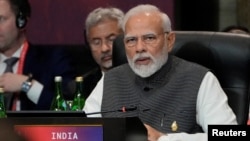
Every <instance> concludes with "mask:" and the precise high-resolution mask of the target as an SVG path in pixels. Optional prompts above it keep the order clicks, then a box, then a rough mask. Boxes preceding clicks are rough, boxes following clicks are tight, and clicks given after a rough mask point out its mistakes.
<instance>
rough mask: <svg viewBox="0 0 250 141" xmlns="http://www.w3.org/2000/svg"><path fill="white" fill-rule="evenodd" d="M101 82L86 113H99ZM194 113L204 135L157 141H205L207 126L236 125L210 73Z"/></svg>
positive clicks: (217, 83) (217, 82)
mask: <svg viewBox="0 0 250 141" xmlns="http://www.w3.org/2000/svg"><path fill="white" fill-rule="evenodd" d="M103 80H104V77H102V78H101V80H100V81H99V83H98V84H97V85H96V87H95V89H94V90H93V91H92V93H91V94H90V96H89V97H88V98H87V100H86V103H85V106H84V110H85V112H86V113H94V112H100V111H101V104H102V95H103ZM215 106H216V107H215ZM196 111H197V112H196V119H197V123H198V124H199V125H200V126H201V127H202V129H203V131H204V132H205V133H197V134H187V133H173V134H167V135H163V136H161V137H160V138H159V140H158V141H207V132H208V125H210V124H237V121H236V116H235V114H234V113H233V111H232V109H231V108H230V107H229V105H228V98H227V96H226V94H225V92H224V91H223V89H222V88H221V86H220V83H219V81H218V79H217V78H216V77H215V76H214V74H212V73H211V72H208V73H207V74H206V75H205V77H204V78H203V80H202V83H201V86H200V89H199V92H198V97H197V105H196ZM88 117H101V114H93V115H89V116H88Z"/></svg>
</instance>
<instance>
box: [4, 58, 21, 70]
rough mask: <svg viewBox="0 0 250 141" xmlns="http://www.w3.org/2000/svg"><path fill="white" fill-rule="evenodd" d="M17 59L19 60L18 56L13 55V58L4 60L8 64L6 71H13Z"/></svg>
mask: <svg viewBox="0 0 250 141" xmlns="http://www.w3.org/2000/svg"><path fill="white" fill-rule="evenodd" d="M17 60H18V58H17V57H11V58H8V59H6V60H4V62H5V63H6V65H7V66H6V69H5V71H4V72H13V66H14V65H15V63H16V62H17Z"/></svg>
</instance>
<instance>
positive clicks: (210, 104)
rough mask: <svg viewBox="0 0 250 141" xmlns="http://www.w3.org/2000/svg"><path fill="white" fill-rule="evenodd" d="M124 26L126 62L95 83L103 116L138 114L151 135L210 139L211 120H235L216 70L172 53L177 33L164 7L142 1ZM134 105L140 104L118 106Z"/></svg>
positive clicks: (154, 140) (167, 140)
mask: <svg viewBox="0 0 250 141" xmlns="http://www.w3.org/2000/svg"><path fill="white" fill-rule="evenodd" d="M122 28H123V31H124V44H125V51H126V55H127V59H128V64H124V65H120V66H118V67H116V68H114V69H112V70H110V71H109V72H107V73H106V74H105V76H104V78H103V84H102V85H97V87H96V88H98V89H100V90H102V91H98V93H102V94H101V95H102V99H99V103H100V104H101V107H99V109H97V110H100V112H101V113H102V114H101V117H132V116H137V117H139V118H140V119H141V121H142V122H143V123H144V125H145V127H146V129H147V131H148V140H149V141H206V140H207V132H208V125H209V124H237V121H236V116H235V114H234V113H233V111H232V109H231V108H230V106H229V105H228V103H227V96H226V94H225V93H224V91H223V90H222V88H221V86H220V84H219V81H218V80H217V78H216V77H215V75H214V74H213V73H212V72H210V71H209V69H207V68H205V67H203V66H200V65H198V64H194V63H192V62H188V61H185V60H183V59H180V58H177V57H175V56H172V55H170V54H169V52H170V51H171V49H172V48H173V46H174V42H175V34H174V32H172V31H171V22H170V19H169V18H168V16H167V15H166V14H165V13H163V12H161V11H160V10H159V9H158V8H157V7H155V6H153V5H147V4H146V5H138V6H136V7H134V8H132V9H131V10H129V11H128V12H127V13H126V15H125V17H124V20H123V23H122ZM194 72H195V73H194ZM95 90H97V89H95ZM95 90H94V91H95ZM93 94H94V93H93ZM131 105H134V106H135V107H136V109H135V110H132V111H129V112H126V111H125V110H123V112H119V110H118V109H124V108H123V107H129V106H131ZM214 105H216V108H215V107H214ZM106 111H117V112H106Z"/></svg>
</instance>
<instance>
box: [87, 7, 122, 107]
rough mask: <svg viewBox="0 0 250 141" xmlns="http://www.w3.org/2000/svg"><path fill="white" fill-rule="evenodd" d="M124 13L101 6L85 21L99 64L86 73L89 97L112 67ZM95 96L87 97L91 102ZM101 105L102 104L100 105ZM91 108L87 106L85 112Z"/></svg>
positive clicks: (91, 48)
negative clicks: (116, 40)
mask: <svg viewBox="0 0 250 141" xmlns="http://www.w3.org/2000/svg"><path fill="white" fill-rule="evenodd" d="M123 16H124V13H123V12H122V10H120V9H118V8H114V7H105V8H103V7H99V8H96V9H94V10H93V11H92V12H90V13H89V14H88V16H87V18H86V21H85V33H86V34H85V35H86V40H87V43H88V47H89V49H90V51H91V54H92V56H93V58H94V60H95V62H96V63H97V64H98V69H95V70H94V71H92V72H91V73H89V74H87V75H86V74H85V75H84V83H83V84H84V93H85V94H86V95H85V97H86V98H87V97H88V96H89V94H90V93H91V92H92V90H93V89H94V87H95V86H96V84H97V83H98V81H99V80H100V79H101V78H102V76H103V74H104V73H105V72H107V71H108V70H110V69H111V68H112V44H113V41H114V40H115V38H116V37H117V36H118V35H119V34H121V33H122V29H121V20H122V19H123ZM92 99H95V97H90V98H87V100H86V103H89V102H90V103H91V101H92ZM98 106H100V105H98ZM89 108H90V109H91V108H92V107H85V112H88V110H89Z"/></svg>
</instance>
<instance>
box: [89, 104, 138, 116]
mask: <svg viewBox="0 0 250 141" xmlns="http://www.w3.org/2000/svg"><path fill="white" fill-rule="evenodd" d="M135 110H137V106H134V105H132V106H129V107H125V106H123V107H122V108H120V109H117V110H110V111H101V112H93V113H86V115H95V114H103V113H112V112H123V113H125V112H131V111H135Z"/></svg>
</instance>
